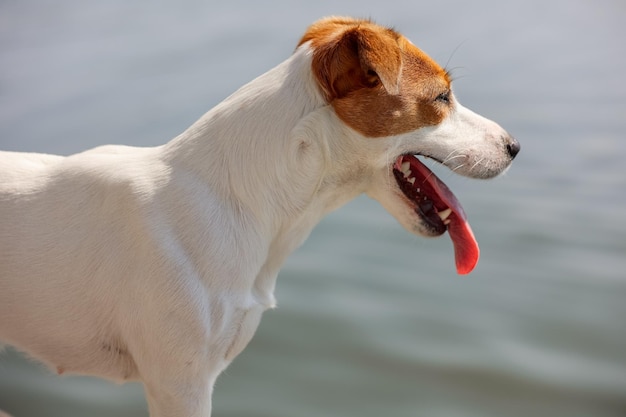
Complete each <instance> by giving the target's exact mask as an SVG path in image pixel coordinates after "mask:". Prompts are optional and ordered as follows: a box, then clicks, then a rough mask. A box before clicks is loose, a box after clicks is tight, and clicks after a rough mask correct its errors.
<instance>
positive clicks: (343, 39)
mask: <svg viewBox="0 0 626 417" xmlns="http://www.w3.org/2000/svg"><path fill="white" fill-rule="evenodd" d="M519 150H520V145H519V143H518V142H517V141H516V140H515V139H513V137H511V136H510V135H509V134H508V133H507V132H506V131H505V130H504V129H503V128H501V127H500V126H499V125H498V124H496V123H495V122H493V121H490V120H488V119H486V118H484V117H482V116H479V115H477V114H475V113H473V112H472V111H470V110H468V109H467V108H465V107H463V106H461V104H460V103H459V102H458V100H457V99H456V98H455V96H454V95H453V93H452V91H451V78H450V75H449V74H448V72H447V71H446V70H444V69H443V68H441V67H440V66H439V65H438V64H436V63H435V62H434V61H433V60H432V59H431V58H430V57H428V56H427V55H426V54H425V53H424V52H422V51H421V50H420V49H418V48H417V47H416V46H414V45H413V44H412V43H411V42H410V41H409V40H408V39H407V38H405V37H404V36H402V35H401V34H399V33H398V32H397V31H395V30H392V29H389V28H386V27H382V26H379V25H377V24H376V23H374V22H372V21H370V20H363V19H353V18H344V17H329V18H324V19H322V20H319V21H317V22H315V23H313V24H312V25H311V26H310V27H309V28H308V29H307V31H306V32H305V34H304V36H303V37H302V39H301V40H300V42H299V44H298V46H297V48H296V49H295V51H294V53H293V54H292V55H291V56H290V57H289V58H288V59H287V60H286V61H284V62H283V63H281V64H280V65H278V66H277V67H275V68H273V69H271V70H270V71H268V72H267V73H265V74H264V75H261V76H260V77H258V78H256V79H255V80H253V81H252V82H250V83H248V84H247V85H245V86H243V87H242V88H240V89H239V90H238V91H236V92H235V93H234V94H233V95H231V96H230V97H228V98H226V99H225V100H224V101H223V102H222V103H220V104H218V105H217V106H216V107H215V108H213V109H212V110H210V111H209V112H208V113H206V114H205V115H204V116H202V117H201V118H200V119H199V120H198V121H197V122H195V123H194V124H193V125H192V126H191V127H189V128H188V129H187V130H186V131H184V132H183V133H182V134H180V135H179V136H177V137H176V138H174V139H173V140H171V141H170V142H168V143H166V144H164V145H162V146H157V147H152V148H136V147H129V146H113V145H109V146H102V147H98V148H95V149H92V150H88V151H86V152H82V153H78V154H75V155H71V156H68V157H61V156H54V155H45V154H33V153H17V152H2V153H0V339H1V340H2V341H3V342H4V343H8V344H11V345H14V346H16V347H17V348H18V349H20V350H22V351H24V352H26V353H27V354H28V355H30V356H32V357H34V358H36V359H38V360H40V361H42V362H43V363H45V364H47V365H48V366H49V367H50V368H51V369H53V370H56V372H58V373H59V374H62V373H72V374H89V375H97V376H101V377H104V378H108V379H111V380H114V381H119V382H123V381H129V380H139V381H141V382H142V383H143V384H144V386H145V392H146V397H147V401H148V407H149V411H150V415H151V416H152V417H174V416H176V417H183V416H184V417H200V416H203V417H206V416H209V415H210V413H211V392H212V388H213V384H214V382H215V380H216V378H217V376H218V375H219V374H220V373H221V372H222V371H223V370H224V369H225V368H226V367H227V365H228V364H229V363H230V362H231V361H232V360H233V359H234V358H235V357H236V356H237V355H238V354H239V353H240V352H241V351H242V350H243V349H244V347H245V346H246V345H247V344H248V342H249V341H250V339H251V338H252V335H253V334H254V332H255V330H256V328H257V326H258V324H259V321H260V319H261V315H262V313H263V311H265V310H267V309H270V308H273V307H274V306H275V303H276V302H275V298H274V287H275V283H276V276H277V273H278V270H279V268H280V267H281V265H282V264H283V262H284V261H285V258H286V257H287V256H288V255H289V254H290V253H291V252H292V251H293V250H294V249H295V248H296V247H298V246H299V245H300V244H301V243H302V242H303V241H304V240H305V239H306V237H307V236H308V235H309V233H310V232H311V230H312V228H313V227H314V226H315V224H316V223H318V222H319V221H320V219H321V218H322V217H323V216H324V215H325V214H327V213H328V212H330V211H332V210H335V209H337V208H339V207H340V206H342V205H343V204H345V203H346V202H348V201H349V200H352V199H353V198H355V197H356V196H358V195H360V194H363V193H365V194H367V195H369V196H370V197H372V198H374V199H376V200H378V201H379V202H380V203H381V204H382V205H383V206H384V207H385V208H386V209H387V211H389V212H390V213H391V214H392V215H393V216H394V217H395V218H396V219H397V220H398V221H399V222H400V223H401V224H402V225H403V226H404V227H405V228H406V229H407V230H408V231H410V232H412V233H415V234H418V235H422V236H440V235H442V234H444V233H445V232H446V231H447V232H448V233H449V235H450V237H451V239H452V241H453V244H454V252H455V259H456V268H457V271H458V273H460V274H466V273H469V272H470V271H471V270H472V269H473V268H474V266H475V265H476V262H477V260H478V256H479V251H478V245H477V243H476V240H475V238H474V235H473V233H472V230H471V228H470V226H469V224H468V222H467V218H466V215H465V213H464V212H463V208H462V206H461V204H460V203H459V202H458V200H457V199H456V197H455V196H454V194H453V193H452V192H451V191H450V190H449V189H448V187H447V186H446V185H445V184H444V183H443V182H442V181H441V180H440V179H438V178H437V177H436V176H435V175H434V174H433V173H432V172H431V171H430V170H429V169H428V168H427V167H426V166H425V165H424V164H423V163H422V161H421V160H420V159H419V157H425V158H430V159H433V160H435V161H438V162H440V163H441V164H443V165H445V166H447V167H448V168H450V169H451V170H452V171H454V172H456V173H458V174H461V175H464V176H467V177H472V178H491V177H494V176H496V175H498V174H500V173H502V172H503V171H505V170H506V169H507V168H508V167H509V165H510V163H511V161H512V160H513V158H514V157H515V156H516V154H517V153H518V152H519ZM418 156H419V157H418Z"/></svg>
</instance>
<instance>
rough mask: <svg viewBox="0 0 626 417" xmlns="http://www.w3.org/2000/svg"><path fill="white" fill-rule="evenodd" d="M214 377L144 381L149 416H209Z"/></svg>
mask: <svg viewBox="0 0 626 417" xmlns="http://www.w3.org/2000/svg"><path fill="white" fill-rule="evenodd" d="M216 377H217V376H216V375H215V376H213V375H210V376H209V375H207V376H205V377H204V378H198V379H193V378H190V379H188V380H186V381H179V382H178V383H176V382H175V381H168V382H165V383H144V386H145V390H146V399H147V401H148V408H149V410H150V417H210V416H211V394H212V391H213V384H214V383H215V378H216Z"/></svg>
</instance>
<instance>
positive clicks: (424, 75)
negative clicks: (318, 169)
mask: <svg viewBox="0 0 626 417" xmlns="http://www.w3.org/2000/svg"><path fill="white" fill-rule="evenodd" d="M309 41H310V42H311V48H312V49H313V57H312V64H311V66H312V67H311V69H312V71H313V73H314V75H315V77H316V79H317V81H318V85H319V87H320V90H321V91H322V94H323V95H324V97H325V99H326V101H327V102H328V103H329V104H331V105H332V106H333V108H334V110H335V112H336V114H337V116H338V117H339V118H340V119H341V120H342V121H343V122H344V123H346V124H347V125H348V126H350V127H352V128H353V129H354V130H356V131H358V132H360V133H362V134H363V135H365V136H368V137H386V136H392V135H397V134H401V133H405V132H409V131H412V130H416V129H419V128H420V127H424V126H432V125H435V124H438V123H440V122H441V121H442V120H443V118H444V117H445V116H446V115H447V113H448V110H449V107H446V106H445V105H443V104H441V103H438V102H437V100H436V97H437V96H438V95H439V94H441V93H443V92H445V91H448V90H449V89H450V79H449V78H448V75H447V73H446V72H445V71H444V70H443V69H442V68H441V67H439V65H437V64H436V63H435V62H434V61H433V60H432V59H431V58H430V57H428V56H427V55H426V54H425V53H423V52H422V51H421V50H419V49H418V48H417V47H416V46H414V45H413V44H411V43H410V42H409V41H408V40H407V39H406V38H404V37H403V36H402V35H400V34H399V33H397V32H395V31H393V30H392V29H388V28H384V27H382V26H378V25H376V24H374V23H372V22H370V21H368V20H357V19H350V18H341V17H331V18H327V19H322V20H320V21H318V22H316V23H314V24H313V25H312V26H310V27H309V29H308V30H307V32H306V33H305V35H304V36H303V37H302V39H301V40H300V43H299V45H302V44H303V43H306V42H309Z"/></svg>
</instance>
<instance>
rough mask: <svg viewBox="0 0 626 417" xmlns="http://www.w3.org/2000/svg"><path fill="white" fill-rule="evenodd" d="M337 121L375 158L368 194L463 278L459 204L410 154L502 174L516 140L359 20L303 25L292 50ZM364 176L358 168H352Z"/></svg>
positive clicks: (470, 238)
mask: <svg viewBox="0 0 626 417" xmlns="http://www.w3.org/2000/svg"><path fill="white" fill-rule="evenodd" d="M307 43H308V44H309V45H310V48H311V50H312V71H313V74H314V76H315V79H316V80H317V83H318V86H319V89H320V91H321V93H322V95H323V96H324V98H325V100H326V102H327V103H328V104H329V105H330V106H332V108H333V109H334V112H335V113H336V115H337V117H338V118H339V119H340V120H341V121H342V122H343V123H344V124H345V125H347V126H348V127H349V128H351V130H352V131H354V133H355V134H356V135H358V136H359V137H361V138H362V142H361V143H362V144H363V145H364V146H363V147H364V148H367V149H370V150H371V149H375V150H376V152H377V155H368V157H367V158H363V157H362V155H360V157H359V164H363V162H362V161H363V160H364V159H367V160H368V162H367V163H368V164H369V167H368V168H369V169H370V171H371V172H372V176H371V180H370V181H368V185H367V189H366V191H367V193H368V194H369V195H370V196H372V197H374V198H375V199H377V200H378V201H379V202H380V203H381V204H382V205H383V206H384V207H385V208H386V209H387V210H388V211H389V212H390V213H391V214H392V215H393V216H394V217H396V219H397V220H398V221H399V222H400V223H401V224H402V225H403V226H404V227H405V228H406V229H407V230H409V231H412V232H414V233H417V234H420V235H424V236H439V235H441V234H443V233H444V232H445V231H446V230H447V231H448V232H449V234H450V237H451V238H452V241H453V243H454V248H455V255H456V264H457V271H458V272H459V273H462V274H464V273H469V272H470V271H471V270H472V269H473V268H474V266H475V265H476V262H477V261H478V255H479V251H478V245H477V243H476V240H475V239H474V235H473V233H472V231H471V229H470V227H469V224H468V222H467V219H466V216H465V214H464V212H463V208H462V207H461V205H460V203H459V202H458V200H457V199H456V197H455V196H454V194H453V193H452V192H451V191H450V190H449V189H448V187H447V186H446V185H445V184H444V183H443V182H442V181H441V180H439V179H438V178H437V177H436V176H435V175H434V174H433V173H432V172H431V171H430V170H429V169H428V168H427V167H426V166H425V165H424V164H422V162H420V160H419V159H418V158H417V157H416V156H417V155H421V156H423V157H428V158H431V159H433V160H435V161H438V162H440V163H441V164H443V165H446V166H447V167H448V168H450V169H451V170H453V171H454V172H456V173H458V174H461V175H465V176H468V177H472V178H491V177H494V176H496V175H498V174H500V173H502V172H503V171H504V170H505V169H506V168H507V167H508V166H509V164H510V163H511V161H512V160H513V158H514V157H515V155H516V154H517V153H518V151H519V144H518V143H517V141H516V140H515V139H513V138H512V137H511V136H510V135H509V134H508V133H507V132H506V131H504V130H503V129H502V128H501V127H500V126H499V125H497V124H496V123H494V122H492V121H490V120H488V119H485V118H484V117H481V116H479V115H477V114H475V113H473V112H472V111H470V110H468V109H466V108H464V107H463V106H461V105H460V103H459V102H458V101H457V100H456V98H455V97H454V95H453V94H452V90H451V79H450V76H449V74H448V73H447V72H446V71H445V70H444V69H443V68H441V67H440V66H439V65H437V63H435V62H434V61H433V60H432V59H431V58H430V57H428V56H427V55H426V54H425V53H424V52H422V51H421V50H420V49H418V48H417V47H416V46H415V45H413V44H412V43H411V42H410V41H409V40H408V39H406V38H405V37H403V36H402V35H400V34H399V33H397V32H396V31H394V30H392V29H388V28H384V27H381V26H379V25H376V24H374V23H372V22H370V21H368V20H357V19H351V18H339V17H331V18H326V19H322V20H320V21H318V22H316V23H314V24H313V25H312V26H310V27H309V29H308V30H307V32H306V33H305V35H304V36H303V38H302V39H301V41H300V45H302V44H307ZM359 169H360V171H361V172H362V171H363V167H359Z"/></svg>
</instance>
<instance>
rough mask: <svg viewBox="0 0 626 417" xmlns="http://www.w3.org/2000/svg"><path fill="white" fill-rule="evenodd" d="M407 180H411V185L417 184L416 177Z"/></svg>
mask: <svg viewBox="0 0 626 417" xmlns="http://www.w3.org/2000/svg"><path fill="white" fill-rule="evenodd" d="M407 181H408V182H410V183H411V185H413V184H415V177H411V178H409V179H408V180H407Z"/></svg>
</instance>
